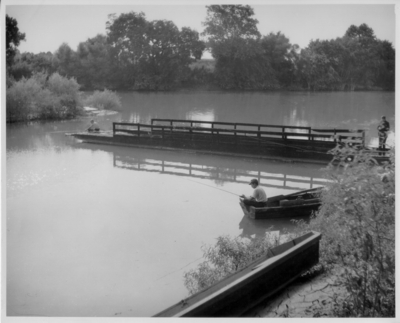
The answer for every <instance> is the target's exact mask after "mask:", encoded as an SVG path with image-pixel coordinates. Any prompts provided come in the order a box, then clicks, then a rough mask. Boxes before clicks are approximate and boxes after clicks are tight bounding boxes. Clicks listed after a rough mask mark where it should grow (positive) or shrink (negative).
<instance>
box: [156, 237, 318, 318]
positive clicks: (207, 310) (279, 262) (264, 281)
mask: <svg viewBox="0 0 400 323" xmlns="http://www.w3.org/2000/svg"><path fill="white" fill-rule="evenodd" d="M320 239H321V234H320V233H318V232H309V233H307V234H305V235H303V236H301V237H299V238H296V239H294V240H291V241H289V242H286V243H284V244H282V245H280V246H277V247H275V248H272V249H270V250H269V251H268V254H267V255H265V256H263V257H261V258H260V259H258V260H256V261H255V262H253V263H251V264H250V265H248V266H247V267H245V268H243V269H241V270H240V271H238V272H236V273H234V274H232V275H231V276H228V277H226V278H225V279H222V280H221V281H219V282H218V283H216V284H214V285H212V286H210V287H208V288H207V289H205V290H203V291H200V292H198V293H196V294H194V295H192V296H190V297H188V298H186V299H184V300H182V301H181V302H179V303H177V304H175V305H173V306H171V307H169V308H167V309H165V310H164V311H162V312H160V313H158V314H156V315H155V316H156V317H238V316H240V315H242V314H243V313H244V312H246V311H248V310H249V309H251V308H253V307H254V306H256V305H257V304H258V303H260V302H261V301H263V300H265V299H266V298H268V297H270V296H271V295H273V294H275V293H276V292H278V291H279V290H281V289H283V288H284V287H286V286H287V285H288V284H290V283H291V282H293V281H294V280H295V279H296V278H297V277H298V276H300V275H301V274H302V273H304V272H305V271H307V270H308V269H310V268H311V267H312V266H314V265H316V264H317V263H318V261H319V241H320Z"/></svg>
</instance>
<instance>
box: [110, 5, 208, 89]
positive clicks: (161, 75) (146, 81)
mask: <svg viewBox="0 0 400 323" xmlns="http://www.w3.org/2000/svg"><path fill="white" fill-rule="evenodd" d="M107 30H108V42H109V44H110V46H111V48H110V50H111V56H112V59H113V62H114V64H115V66H116V67H117V69H118V70H119V71H120V73H121V74H122V75H123V77H122V78H123V79H124V82H125V87H127V88H134V89H153V90H159V89H168V88H171V87H174V86H176V85H177V84H178V83H179V82H180V80H181V77H182V76H183V74H184V71H185V70H186V69H188V66H189V64H190V63H191V62H193V61H194V60H196V59H200V58H201V55H202V53H203V50H204V48H205V45H204V43H203V42H202V41H200V40H199V35H198V33H197V32H196V31H193V30H191V29H190V28H182V30H181V31H180V30H179V29H178V28H177V27H176V25H175V24H174V23H173V22H172V21H167V20H155V21H147V20H146V17H145V15H144V13H135V12H130V13H127V14H121V15H120V16H119V17H116V16H110V21H109V22H108V24H107Z"/></svg>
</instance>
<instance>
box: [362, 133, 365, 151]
mask: <svg viewBox="0 0 400 323" xmlns="http://www.w3.org/2000/svg"><path fill="white" fill-rule="evenodd" d="M362 146H363V148H364V147H365V130H363V131H362Z"/></svg>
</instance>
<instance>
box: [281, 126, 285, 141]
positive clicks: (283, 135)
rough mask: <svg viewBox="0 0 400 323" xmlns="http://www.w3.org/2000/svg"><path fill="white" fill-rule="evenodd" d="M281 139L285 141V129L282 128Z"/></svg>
mask: <svg viewBox="0 0 400 323" xmlns="http://www.w3.org/2000/svg"><path fill="white" fill-rule="evenodd" d="M282 139H286V136H285V127H282Z"/></svg>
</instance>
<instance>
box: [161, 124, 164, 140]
mask: <svg viewBox="0 0 400 323" xmlns="http://www.w3.org/2000/svg"><path fill="white" fill-rule="evenodd" d="M161 138H162V140H164V126H161Z"/></svg>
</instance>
